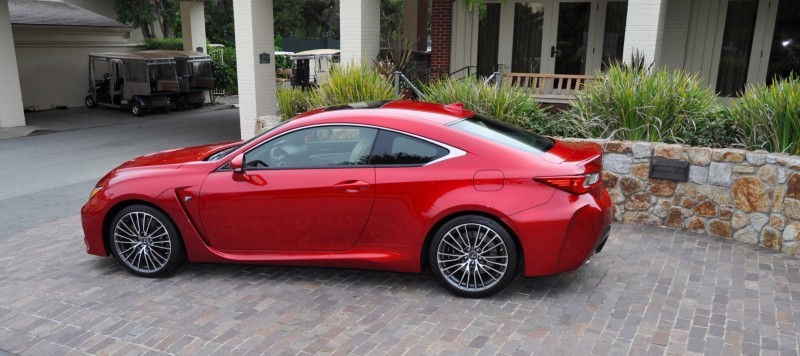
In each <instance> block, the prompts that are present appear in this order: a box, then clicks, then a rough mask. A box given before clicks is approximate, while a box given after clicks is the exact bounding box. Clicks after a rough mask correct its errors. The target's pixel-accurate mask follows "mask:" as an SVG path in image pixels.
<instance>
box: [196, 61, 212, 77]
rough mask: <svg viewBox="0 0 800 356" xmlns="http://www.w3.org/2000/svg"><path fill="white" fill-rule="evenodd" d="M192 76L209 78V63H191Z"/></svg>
mask: <svg viewBox="0 0 800 356" xmlns="http://www.w3.org/2000/svg"><path fill="white" fill-rule="evenodd" d="M191 64H192V75H194V76H195V77H203V78H211V61H203V62H192V63H191Z"/></svg>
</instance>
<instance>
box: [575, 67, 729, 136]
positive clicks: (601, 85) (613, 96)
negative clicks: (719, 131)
mask: <svg viewBox="0 0 800 356" xmlns="http://www.w3.org/2000/svg"><path fill="white" fill-rule="evenodd" d="M597 77H598V79H599V80H596V81H593V82H592V83H589V84H588V85H587V86H586V88H585V89H584V90H582V91H580V92H578V93H577V94H576V99H575V100H573V101H572V103H571V108H570V113H569V114H570V115H571V116H572V118H573V119H574V120H576V121H577V122H580V123H582V124H581V125H582V126H584V127H586V128H587V129H588V133H589V135H590V136H592V137H601V138H611V139H620V140H644V141H651V142H657V141H663V142H676V143H682V142H684V141H685V140H684V138H685V137H686V135H687V133H688V132H690V130H688V128H690V127H697V125H696V123H697V122H698V121H700V120H710V119H712V118H713V114H714V107H715V103H716V94H715V93H714V91H713V89H712V88H711V87H710V86H708V85H706V84H704V83H702V82H701V81H699V80H698V79H697V77H696V76H694V75H689V74H687V73H686V72H684V71H681V70H677V71H674V72H669V71H667V70H665V69H662V70H658V71H655V72H653V73H647V72H646V71H636V70H628V71H626V70H623V69H621V68H620V67H619V66H616V65H612V66H611V67H610V68H609V69H608V71H607V72H603V73H597ZM701 127H702V125H701Z"/></svg>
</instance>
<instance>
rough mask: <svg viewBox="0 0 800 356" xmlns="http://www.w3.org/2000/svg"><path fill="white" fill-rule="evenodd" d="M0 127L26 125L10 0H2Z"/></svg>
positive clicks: (0, 14)
mask: <svg viewBox="0 0 800 356" xmlns="http://www.w3.org/2000/svg"><path fill="white" fill-rule="evenodd" d="M0 68H2V69H0V127H14V126H25V113H24V112H23V110H22V90H21V89H20V86H19V69H18V68H17V53H16V50H15V49H14V36H13V35H12V34H11V20H10V19H9V16H8V0H0Z"/></svg>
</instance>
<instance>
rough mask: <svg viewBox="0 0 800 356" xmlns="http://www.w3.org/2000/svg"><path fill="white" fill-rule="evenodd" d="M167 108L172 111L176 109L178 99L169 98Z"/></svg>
mask: <svg viewBox="0 0 800 356" xmlns="http://www.w3.org/2000/svg"><path fill="white" fill-rule="evenodd" d="M169 109H170V110H172V111H178V109H179V108H178V99H170V101H169Z"/></svg>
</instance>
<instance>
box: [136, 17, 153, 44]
mask: <svg viewBox="0 0 800 356" xmlns="http://www.w3.org/2000/svg"><path fill="white" fill-rule="evenodd" d="M139 27H140V28H141V29H142V37H144V39H146V40H149V39H151V38H153V32H152V31H150V24H149V23H147V21H141V22H139Z"/></svg>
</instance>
